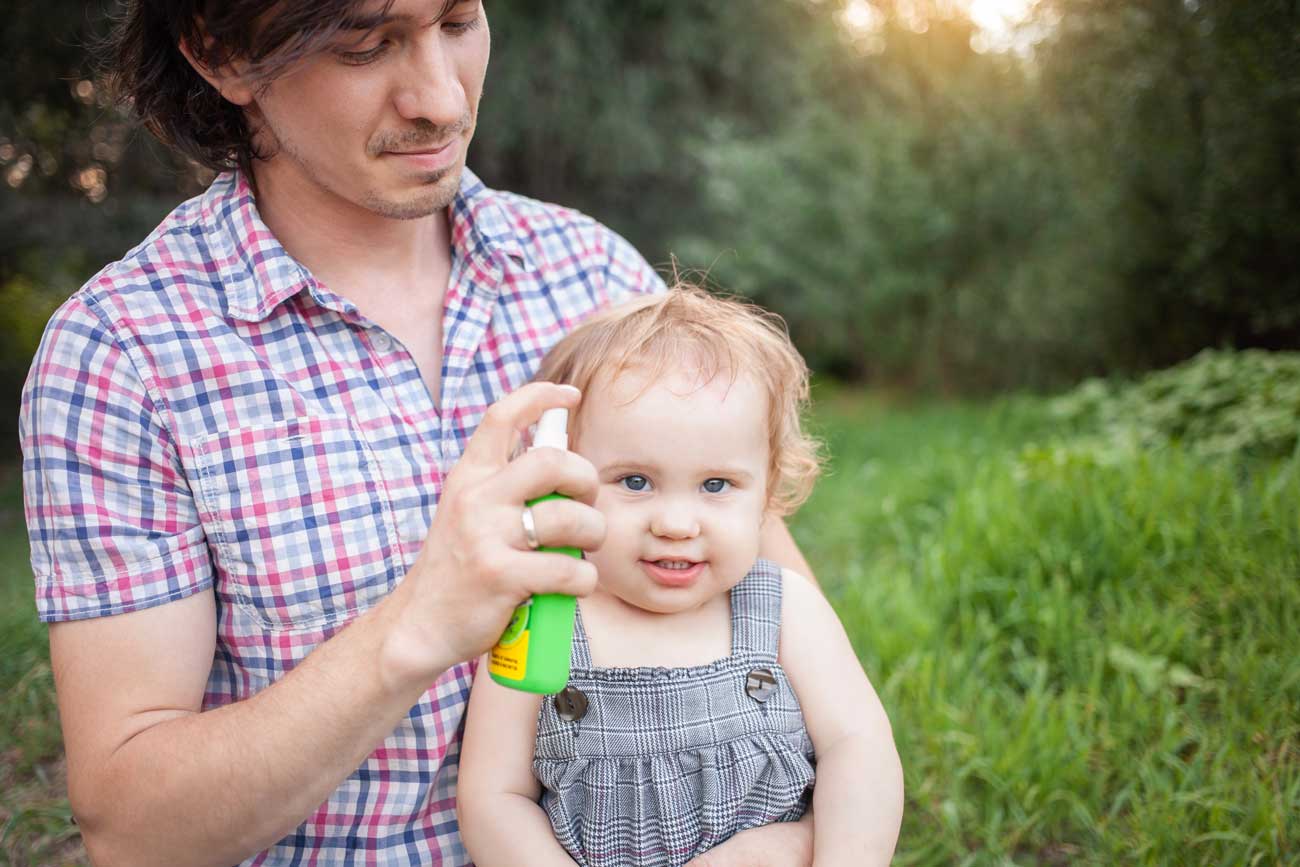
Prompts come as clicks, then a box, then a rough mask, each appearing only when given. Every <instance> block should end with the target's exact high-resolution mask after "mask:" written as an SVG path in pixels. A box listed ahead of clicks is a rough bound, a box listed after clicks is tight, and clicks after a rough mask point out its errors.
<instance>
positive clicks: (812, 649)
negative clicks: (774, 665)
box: [780, 570, 903, 867]
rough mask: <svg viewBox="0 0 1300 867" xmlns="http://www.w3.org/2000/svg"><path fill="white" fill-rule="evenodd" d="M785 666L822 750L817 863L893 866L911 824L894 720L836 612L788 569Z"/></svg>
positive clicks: (783, 623)
mask: <svg viewBox="0 0 1300 867" xmlns="http://www.w3.org/2000/svg"><path fill="white" fill-rule="evenodd" d="M784 574H785V579H784V582H783V583H784V594H783V598H784V604H783V611H782V620H781V649H780V660H781V666H782V667H783V668H784V669H785V671H786V674H787V675H788V676H789V678H790V683H791V685H793V687H794V690H795V693H796V694H797V695H798V696H799V703H800V705H801V706H802V708H803V714H804V721H805V724H806V725H807V727H808V733H809V734H810V735H811V736H812V741H813V748H814V749H815V750H816V753H817V782H816V786H815V788H814V792H813V805H814V811H815V813H816V822H815V826H814V831H815V836H814V841H813V864H814V865H817V867H825V865H832V864H845V865H855V867H860V865H868V864H888V863H889V860H890V858H891V857H892V856H893V853H894V846H895V844H896V843H897V842H898V829H899V825H900V824H901V823H902V819H903V768H902V765H901V764H900V762H899V759H898V750H897V749H896V748H895V747H894V738H893V733H892V731H891V729H890V726H889V718H888V717H887V716H886V715H885V709H884V707H883V706H882V705H881V703H880V699H879V697H877V695H876V691H875V690H874V689H873V688H872V686H871V683H870V681H868V680H867V676H866V673H865V672H863V670H862V666H861V665H860V664H859V663H858V659H857V656H856V654H855V653H854V652H853V646H852V645H851V644H850V643H849V639H848V636H847V635H846V634H845V633H844V627H843V626H842V625H841V624H840V621H839V618H838V617H837V616H836V615H835V612H834V610H833V609H832V608H831V606H830V604H829V603H828V602H827V601H826V598H825V597H824V596H822V594H821V592H820V591H819V590H818V589H817V588H816V587H814V586H813V584H812V582H810V581H809V580H808V579H806V578H804V577H803V576H801V575H799V574H797V573H794V572H791V571H789V570H786V571H785V573H784Z"/></svg>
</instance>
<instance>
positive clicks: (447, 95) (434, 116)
mask: <svg viewBox="0 0 1300 867" xmlns="http://www.w3.org/2000/svg"><path fill="white" fill-rule="evenodd" d="M445 38H446V37H444V36H443V35H442V30H441V28H438V27H434V28H432V30H431V32H426V33H422V34H421V35H420V37H419V38H417V39H416V40H415V41H414V42H413V43H412V44H411V51H410V54H409V55H408V58H409V59H408V62H407V63H405V64H402V66H401V70H402V73H401V74H402V80H401V81H399V82H398V84H397V91H396V93H395V94H394V96H393V104H394V105H395V106H396V107H397V112H398V114H400V115H401V116H402V117H403V118H405V119H406V120H426V121H428V122H430V123H432V124H433V125H435V126H439V127H441V126H449V125H451V124H455V123H458V122H459V121H460V120H461V119H462V118H463V117H464V116H465V110H466V100H465V88H464V87H463V86H462V85H461V81H460V77H459V76H458V75H457V70H456V59H455V54H454V52H451V51H448V50H447V46H446V45H445V43H444V39H445Z"/></svg>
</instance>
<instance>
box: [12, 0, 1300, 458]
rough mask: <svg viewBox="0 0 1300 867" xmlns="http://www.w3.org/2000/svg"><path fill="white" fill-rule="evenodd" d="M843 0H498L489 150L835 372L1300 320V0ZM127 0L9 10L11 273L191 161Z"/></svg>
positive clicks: (878, 374) (1015, 355)
mask: <svg viewBox="0 0 1300 867" xmlns="http://www.w3.org/2000/svg"><path fill="white" fill-rule="evenodd" d="M854 2H857V0H854ZM848 3H849V0H775V2H758V0H750V2H739V3H716V2H704V0H689V2H687V0H674V2H667V0H639V2H620V3H604V4H599V3H598V4H593V3H590V2H587V0H554V2H548V3H531V2H525V0H493V2H492V3H490V4H488V5H487V10H488V16H489V19H490V21H491V25H492V31H493V49H494V50H493V58H492V62H491V65H490V68H489V72H488V80H487V86H486V91H485V97H484V100H483V103H482V106H481V112H480V118H479V124H478V130H477V133H476V136H475V140H474V144H473V147H472V150H471V155H470V163H471V165H472V166H473V167H474V168H475V169H476V170H477V171H478V172H479V173H480V174H481V175H482V176H483V177H484V179H485V180H486V181H487V182H488V183H489V184H492V185H495V186H499V187H503V188H506V189H512V190H516V191H519V192H522V193H524V194H527V195H533V196H536V197H538V198H542V199H546V200H549V201H557V202H561V203H564V204H566V205H571V206H574V207H577V208H579V209H582V210H585V211H587V212H588V213H590V214H592V215H593V216H595V217H597V218H598V219H601V220H603V221H605V222H607V223H608V224H610V225H611V226H613V227H614V228H615V229H617V230H619V231H620V232H622V233H624V234H625V235H627V236H628V237H629V239H630V240H631V241H632V242H633V243H634V244H635V245H636V246H637V247H638V248H639V249H641V250H642V251H643V252H644V253H645V255H646V256H647V257H648V258H649V259H650V261H652V262H655V263H667V262H668V261H669V260H670V257H671V256H672V255H676V256H677V258H678V260H679V261H680V262H681V263H682V264H683V265H684V266H686V267H687V268H698V269H704V270H706V271H708V272H710V273H711V274H712V277H713V279H714V280H715V282H716V283H718V284H720V285H721V286H722V287H723V288H726V289H730V290H733V291H737V292H740V293H743V294H747V295H751V296H753V297H755V298H756V299H758V300H760V301H762V302H763V303H764V304H766V305H768V306H770V307H772V308H773V309H775V310H777V311H778V312H780V313H782V314H784V315H785V316H786V317H787V318H788V319H789V321H790V323H791V326H792V329H793V331H794V333H795V336H796V338H797V340H798V342H799V344H800V347H801V349H802V350H803V351H804V353H805V354H806V355H807V356H808V357H809V359H810V360H811V361H812V363H813V364H814V366H815V367H816V368H817V369H818V371H819V372H821V373H825V374H829V375H838V376H843V377H848V378H853V379H856V380H871V381H876V382H879V383H884V384H888V385H896V384H903V385H909V386H919V387H922V388H925V389H928V390H932V391H941V392H964V393H976V392H980V391H986V390H990V389H1006V388H1022V387H1030V388H1039V389H1045V388H1057V387H1062V386H1065V385H1069V384H1074V383H1076V382H1078V381H1080V380H1081V379H1083V378H1085V377H1088V376H1096V375H1110V374H1125V375H1131V374H1135V373H1139V372H1141V371H1143V370H1149V369H1154V368H1159V367H1165V366H1168V365H1170V364H1174V363H1176V362H1178V361H1181V360H1183V359H1186V358H1189V357H1191V356H1192V355H1194V354H1195V353H1196V352H1198V351H1200V350H1201V349H1203V348H1205V347H1207V346H1212V347H1237V348H1245V347H1261V348H1267V349H1294V348H1297V347H1300V210H1298V209H1300V204H1297V203H1300V164H1298V163H1297V160H1300V49H1298V48H1297V46H1300V18H1298V17H1297V15H1296V12H1295V5H1294V2H1293V0H1258V2H1240V0H1186V2H1184V0H1132V2H1124V3H1118V2H1114V0H1039V2H1037V3H1035V4H1032V6H1033V9H1034V12H1033V15H1032V17H1031V20H1030V21H1029V22H1028V25H1027V27H1026V29H1025V32H1024V34H1022V35H1023V37H1024V38H1023V40H1022V42H1021V50H1020V52H1019V53H1016V52H1008V53H1001V54H998V53H980V52H979V51H977V50H975V48H974V47H972V46H973V45H979V44H980V42H979V40H980V34H979V33H977V32H975V30H974V29H973V25H972V24H971V22H970V21H969V20H968V19H967V18H966V17H965V16H964V15H963V14H962V12H961V9H962V8H964V6H965V5H966V3H965V2H964V0H963V2H957V3H954V2H949V0H907V2H903V0H871V7H872V8H874V9H876V10H877V11H878V12H879V26H878V29H877V30H875V31H873V32H872V33H871V34H870V35H869V37H865V38H864V37H862V36H861V34H859V37H858V38H854V37H853V31H852V29H851V28H848V27H846V26H845V25H844V24H843V23H842V19H841V16H842V13H843V12H844V11H845V10H846V8H847V5H848ZM121 7H122V0H113V2H109V3H106V4H100V5H98V6H96V7H95V8H93V9H87V8H86V7H85V6H84V4H77V3H73V2H72V0H51V3H46V4H41V5H40V6H36V5H31V4H27V5H22V4H20V5H19V7H18V8H16V9H15V10H12V11H11V13H10V15H9V16H8V18H7V23H8V26H7V28H6V30H5V32H4V35H3V36H0V48H3V49H5V56H7V57H9V58H10V59H11V60H13V61H14V62H13V63H11V64H10V65H9V66H8V67H6V69H5V71H4V72H3V73H0V76H3V78H0V85H2V86H0V183H3V184H4V190H3V191H4V195H3V196H0V285H5V284H8V283H9V282H10V281H11V280H14V279H16V278H22V279H23V280H24V281H25V285H29V286H33V287H35V290H34V291H36V292H37V293H38V294H49V295H53V296H57V295H66V294H67V293H68V292H70V291H71V290H72V289H73V288H74V287H75V286H76V285H77V284H79V283H80V282H81V281H82V280H84V279H86V278H87V277H89V276H90V274H91V273H93V272H94V271H95V270H96V269H97V268H98V267H99V266H100V265H102V264H103V263H104V262H106V261H108V260H110V259H112V258H116V257H118V256H120V255H121V254H122V253H123V252H124V251H125V250H126V249H128V248H129V247H130V246H131V245H132V244H133V243H135V242H136V241H138V240H139V239H140V238H141V237H143V235H144V234H145V233H147V232H148V230H149V229H151V228H152V227H153V225H154V224H155V223H156V221H157V220H158V219H159V218H160V217H161V216H162V215H163V214H164V213H165V212H166V210H167V209H168V207H169V206H170V205H171V204H174V202H175V201H176V200H177V199H179V198H181V197H182V196H183V195H184V194H188V193H193V192H195V191H197V189H198V188H199V181H200V180H201V175H200V174H198V173H196V172H195V171H194V170H193V167H190V166H187V165H185V164H184V162H183V161H180V160H177V159H175V158H172V157H170V156H168V155H167V154H166V153H164V152H163V151H162V150H161V148H159V147H158V146H156V145H154V144H152V141H151V138H150V137H149V136H148V134H146V133H143V132H140V131H138V130H133V128H132V126H131V124H130V122H129V118H128V115H127V113H126V112H125V111H124V110H122V109H121V108H115V107H112V106H110V105H109V104H108V101H107V97H106V94H105V91H104V88H103V87H102V85H101V84H100V83H99V82H98V81H97V80H96V77H95V74H94V70H93V69H92V67H91V64H90V62H89V60H88V58H87V54H86V46H87V44H89V43H91V42H93V41H94V39H95V38H96V37H98V36H102V35H103V33H104V32H105V30H106V26H107V21H108V18H107V14H106V13H107V12H110V11H112V10H115V9H120V8H121ZM853 8H855V9H859V10H861V9H862V8H863V7H862V6H860V5H857V6H854V7H853ZM1031 36H1032V37H1034V39H1033V40H1032V44H1031V40H1030V37H1031ZM6 337H7V335H6ZM6 342H7V341H6ZM12 345H13V346H14V350H13V351H14V352H15V353H17V354H27V355H30V352H31V351H32V350H34V348H35V347H34V345H31V344H30V342H28V341H27V340H26V338H24V342H22V343H21V344H20V343H18V342H17V341H15V342H14V343H13V344H12ZM22 369H23V365H12V364H11V365H9V366H8V367H6V368H5V369H4V370H0V397H3V396H11V395H16V394H17V389H18V384H19V380H20V378H21V373H22V372H23V370H22ZM10 415H12V414H10ZM5 425H9V426H11V425H12V422H5V421H4V420H3V417H0V435H3V434H4V433H6V432H7V431H5V430H4V426H5Z"/></svg>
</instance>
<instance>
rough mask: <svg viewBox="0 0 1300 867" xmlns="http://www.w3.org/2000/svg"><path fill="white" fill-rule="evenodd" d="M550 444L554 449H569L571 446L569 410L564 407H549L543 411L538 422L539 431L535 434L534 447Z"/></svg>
mask: <svg viewBox="0 0 1300 867" xmlns="http://www.w3.org/2000/svg"><path fill="white" fill-rule="evenodd" d="M541 446H549V447H551V448H553V449H560V450H561V451H567V450H568V448H569V411H568V410H567V409H564V408H563V407H557V408H556V409H548V410H546V412H544V413H542V417H541V419H540V420H539V421H538V422H537V432H536V433H535V434H533V445H532V447H533V448H539V447H541Z"/></svg>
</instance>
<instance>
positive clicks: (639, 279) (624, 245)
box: [605, 229, 668, 304]
mask: <svg viewBox="0 0 1300 867" xmlns="http://www.w3.org/2000/svg"><path fill="white" fill-rule="evenodd" d="M606 232H607V237H606V244H607V245H608V246H607V248H608V250H609V265H608V266H607V270H606V273H605V286H606V290H607V291H608V293H609V300H610V302H611V303H614V304H617V303H618V302H620V301H626V300H627V299H629V298H631V297H633V296H634V295H653V294H656V293H659V292H666V291H667V289H668V287H667V286H665V285H664V281H663V278H662V277H660V276H659V274H658V273H657V272H656V271H655V269H654V268H652V267H650V263H649V262H647V261H646V260H645V257H644V256H642V255H641V254H640V253H638V252H637V251H636V248H635V247H633V246H632V245H631V244H630V243H628V242H627V240H626V239H625V238H623V236H621V235H619V234H618V233H617V232H615V231H613V230H609V229H607V230H606Z"/></svg>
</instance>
